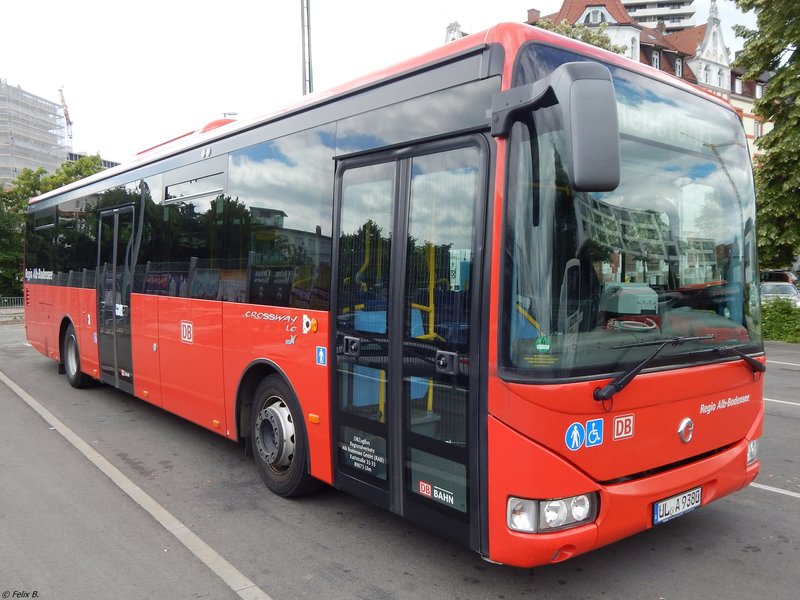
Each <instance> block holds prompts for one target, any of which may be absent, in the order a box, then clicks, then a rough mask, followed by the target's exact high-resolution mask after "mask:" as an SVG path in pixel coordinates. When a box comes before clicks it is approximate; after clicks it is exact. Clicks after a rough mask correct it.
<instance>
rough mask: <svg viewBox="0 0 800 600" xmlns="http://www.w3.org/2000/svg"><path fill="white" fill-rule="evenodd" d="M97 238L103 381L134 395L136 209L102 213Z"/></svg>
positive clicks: (98, 334)
mask: <svg viewBox="0 0 800 600" xmlns="http://www.w3.org/2000/svg"><path fill="white" fill-rule="evenodd" d="M99 221H100V223H99V231H98V236H97V243H98V253H97V347H98V348H97V349H98V355H99V358H100V379H101V381H103V382H104V383H107V384H109V385H113V386H115V387H118V388H120V389H122V390H125V391H126V392H128V393H131V394H132V393H133V360H132V358H131V356H132V352H131V316H130V304H131V288H132V285H133V277H132V273H133V265H132V261H133V255H134V226H133V223H134V207H133V206H123V207H119V208H113V209H110V210H105V211H101V212H100V215H99Z"/></svg>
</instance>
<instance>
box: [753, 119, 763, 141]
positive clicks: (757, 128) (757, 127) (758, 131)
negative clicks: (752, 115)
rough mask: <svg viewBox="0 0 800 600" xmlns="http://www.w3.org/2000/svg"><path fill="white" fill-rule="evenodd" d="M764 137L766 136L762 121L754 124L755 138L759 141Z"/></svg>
mask: <svg viewBox="0 0 800 600" xmlns="http://www.w3.org/2000/svg"><path fill="white" fill-rule="evenodd" d="M762 135H764V128H763V127H762V125H761V121H754V122H753V138H754V139H756V140H757V139H758V138H760V137H761V136H762Z"/></svg>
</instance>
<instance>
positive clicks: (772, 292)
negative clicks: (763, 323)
mask: <svg viewBox="0 0 800 600" xmlns="http://www.w3.org/2000/svg"><path fill="white" fill-rule="evenodd" d="M775 298H783V299H784V300H789V301H790V302H791V303H792V304H794V305H795V306H796V307H798V308H800V290H798V289H797V288H796V287H794V285H792V284H791V283H785V282H778V281H776V282H771V281H770V282H766V283H762V284H761V301H762V302H770V301H772V300H774V299H775Z"/></svg>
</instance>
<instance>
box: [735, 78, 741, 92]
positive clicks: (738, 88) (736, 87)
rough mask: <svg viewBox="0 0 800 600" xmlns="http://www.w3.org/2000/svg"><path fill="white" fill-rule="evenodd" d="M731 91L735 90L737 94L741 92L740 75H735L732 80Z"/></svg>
mask: <svg viewBox="0 0 800 600" xmlns="http://www.w3.org/2000/svg"><path fill="white" fill-rule="evenodd" d="M733 91H734V92H736V93H737V94H741V93H742V78H741V77H737V78H736V79H735V80H734V82H733Z"/></svg>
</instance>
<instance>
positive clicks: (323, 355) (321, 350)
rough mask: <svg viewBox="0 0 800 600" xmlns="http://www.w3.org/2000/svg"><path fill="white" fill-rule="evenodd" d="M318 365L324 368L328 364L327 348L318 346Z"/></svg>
mask: <svg viewBox="0 0 800 600" xmlns="http://www.w3.org/2000/svg"><path fill="white" fill-rule="evenodd" d="M317 364H318V365H320V366H322V367H324V366H325V365H327V364H328V349H327V348H326V347H325V346H317Z"/></svg>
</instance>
